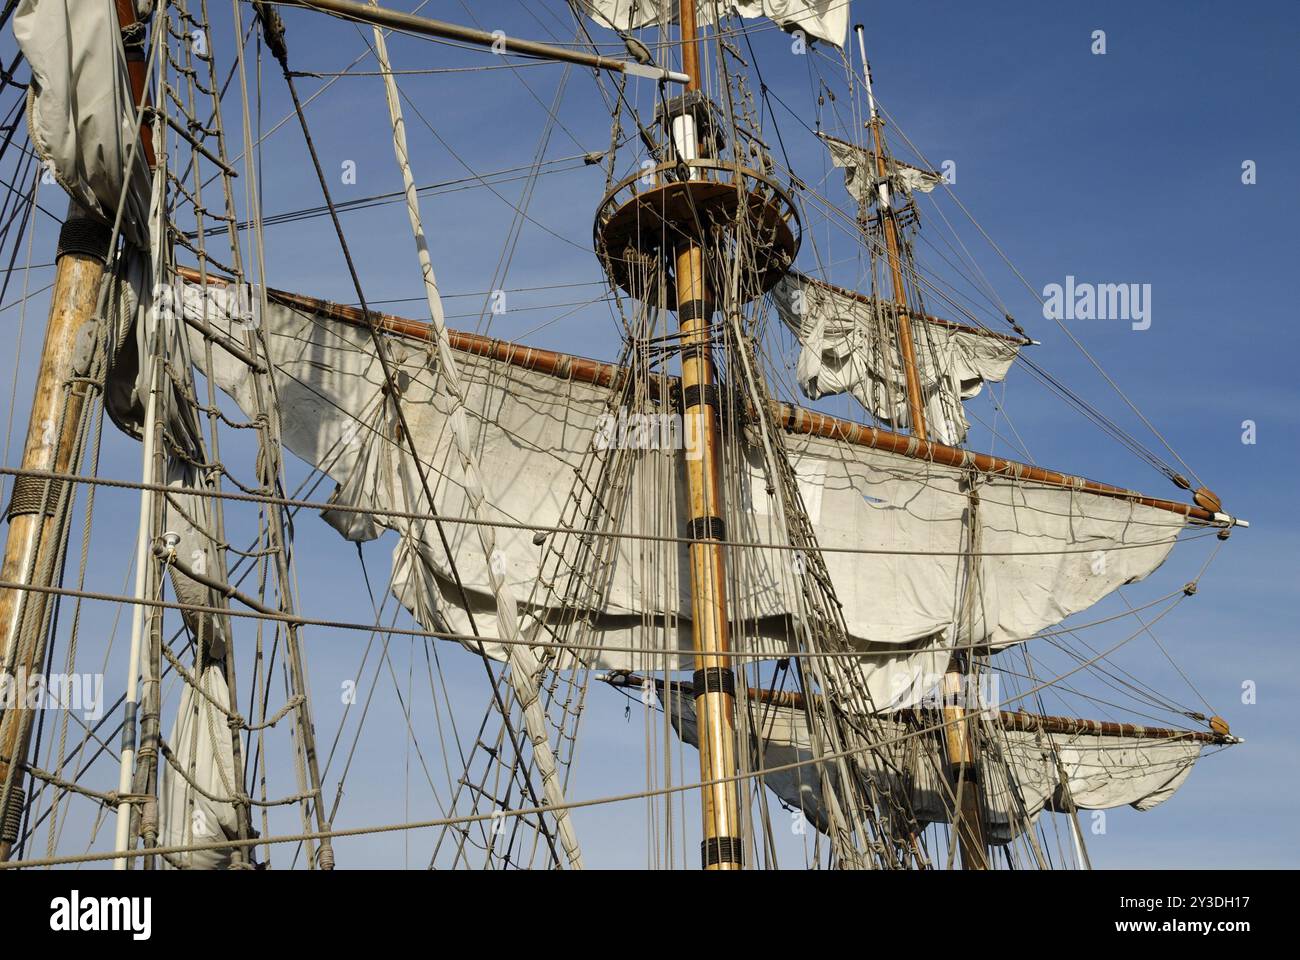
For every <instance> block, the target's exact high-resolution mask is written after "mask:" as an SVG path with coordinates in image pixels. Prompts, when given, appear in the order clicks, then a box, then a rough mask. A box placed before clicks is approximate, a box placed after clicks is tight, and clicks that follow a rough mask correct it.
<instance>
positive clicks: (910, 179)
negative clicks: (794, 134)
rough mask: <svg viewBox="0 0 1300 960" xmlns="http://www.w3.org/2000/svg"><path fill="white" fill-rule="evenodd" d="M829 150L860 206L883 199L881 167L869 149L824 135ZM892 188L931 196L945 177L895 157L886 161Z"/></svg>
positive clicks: (851, 194) (869, 204) (852, 195)
mask: <svg viewBox="0 0 1300 960" xmlns="http://www.w3.org/2000/svg"><path fill="white" fill-rule="evenodd" d="M822 142H824V143H825V144H826V148H827V149H828V150H829V151H830V154H831V162H832V163H834V164H835V166H837V167H842V168H843V169H844V187H845V189H847V190H848V191H849V195H850V196H851V197H853V199H854V200H856V201H857V202H858V203H862V204H866V205H867V206H871V205H872V204H875V203H878V202H879V200H880V191H879V186H880V168H879V164H878V163H877V161H876V155H875V153H873V152H872V151H870V150H867V149H865V148H863V147H859V146H856V145H854V144H852V143H847V142H845V141H843V140H837V139H836V138H835V137H828V136H826V135H824V134H823V135H822ZM885 169H886V170H887V171H888V179H889V184H890V187H891V188H892V189H893V190H894V191H896V192H901V193H905V194H910V193H929V192H930V191H931V190H933V189H934V188H935V187H937V186H938V185H939V184H941V183H943V175H942V174H941V173H938V172H936V171H934V170H925V169H922V168H921V167H915V166H912V164H910V163H904V162H903V161H901V160H896V159H894V158H893V157H886V158H885Z"/></svg>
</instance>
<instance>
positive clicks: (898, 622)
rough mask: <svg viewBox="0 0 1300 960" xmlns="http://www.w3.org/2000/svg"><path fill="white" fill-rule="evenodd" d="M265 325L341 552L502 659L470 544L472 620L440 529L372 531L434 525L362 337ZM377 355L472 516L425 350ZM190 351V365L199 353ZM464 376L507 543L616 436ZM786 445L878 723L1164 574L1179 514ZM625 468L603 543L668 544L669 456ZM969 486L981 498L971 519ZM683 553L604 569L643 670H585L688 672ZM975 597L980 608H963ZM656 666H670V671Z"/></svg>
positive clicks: (742, 490) (777, 591)
mask: <svg viewBox="0 0 1300 960" xmlns="http://www.w3.org/2000/svg"><path fill="white" fill-rule="evenodd" d="M187 301H188V298H187ZM216 326H218V327H219V328H220V326H221V323H220V321H219V320H218V321H217V323H216ZM261 326H262V334H263V336H264V337H265V339H266V343H267V345H268V348H269V351H270V360H271V366H272V368H273V369H274V371H275V391H276V396H277V407H276V411H277V414H278V416H279V417H280V419H281V425H280V426H281V431H282V435H283V438H284V442H285V444H286V446H288V448H289V449H290V450H292V451H293V452H294V453H295V454H297V455H298V456H300V457H302V458H303V459H305V460H306V461H308V462H309V463H312V464H314V465H317V466H319V467H320V468H321V469H322V470H324V471H325V472H326V473H327V474H329V475H330V476H331V477H333V478H334V479H335V480H336V481H337V482H338V488H337V490H336V491H335V493H334V496H333V502H335V503H337V504H339V505H340V506H347V507H351V508H353V509H352V510H351V511H344V510H336V511H333V512H331V513H330V514H329V515H327V517H326V519H327V520H329V521H330V522H331V523H332V524H333V525H334V526H335V527H336V528H338V529H339V530H340V532H342V533H343V534H344V535H345V536H347V537H349V538H351V539H355V540H365V539H371V538H373V537H375V536H377V535H379V534H380V533H381V531H382V530H383V529H390V530H395V531H397V532H398V533H399V534H400V538H399V541H398V543H397V546H396V548H395V555H394V585H393V589H394V592H395V593H396V594H397V596H398V597H399V598H400V599H401V600H402V602H403V603H404V604H405V605H406V606H407V607H408V608H409V609H411V610H412V611H414V612H415V614H416V615H417V617H419V619H420V620H421V622H422V623H424V624H425V625H426V626H427V627H428V628H430V629H438V630H441V629H450V631H452V632H455V633H461V634H468V633H470V632H471V630H470V626H471V623H470V619H469V617H470V616H471V615H472V616H473V623H474V625H475V626H477V627H478V629H479V632H480V634H481V635H482V636H483V637H484V638H487V643H486V648H487V650H488V652H489V653H490V654H491V655H493V656H497V657H500V656H501V655H502V649H501V647H500V646H499V645H498V644H494V643H492V642H491V641H492V640H493V639H495V637H496V634H495V608H494V605H493V602H492V593H491V590H490V582H491V580H490V577H489V571H488V570H487V568H486V561H485V559H484V557H483V556H482V553H481V551H479V550H478V548H477V540H476V538H475V535H474V531H473V526H472V524H470V523H445V524H444V530H445V533H446V536H447V538H448V540H449V541H450V543H451V546H452V550H453V553H454V556H455V560H456V567H457V569H458V571H459V574H460V577H461V580H462V581H463V583H464V585H465V588H466V590H467V592H468V595H469V599H470V606H471V607H472V608H473V610H472V613H469V612H467V611H466V610H465V605H464V604H463V603H462V602H461V598H460V594H459V591H458V589H457V588H456V587H455V586H454V584H453V582H452V576H451V570H450V568H449V565H448V563H447V558H446V555H445V552H444V549H443V547H442V543H441V539H440V537H439V534H438V531H437V528H436V527H435V526H434V524H432V523H431V522H427V521H423V520H418V519H411V518H405V517H399V516H394V515H392V514H391V513H386V511H405V512H412V513H427V512H428V511H429V506H428V503H427V500H426V498H425V495H424V491H423V489H422V486H421V484H420V482H419V480H418V477H417V474H416V471H415V469H414V465H413V461H412V460H411V457H410V454H409V450H407V446H406V442H405V441H404V440H403V439H402V438H400V437H399V435H398V432H397V424H396V422H395V417H394V415H393V410H392V405H391V400H390V399H389V398H388V397H386V396H385V394H384V390H383V384H384V377H383V375H382V373H381V371H380V368H379V364H378V360H377V358H376V356H375V353H374V350H373V346H372V343H371V340H370V337H371V334H370V333H369V332H368V331H366V330H363V329H360V328H359V327H357V326H353V325H350V324H348V323H343V322H340V321H336V320H332V319H326V318H324V317H322V316H320V315H318V314H313V313H308V312H300V311H298V310H297V309H293V308H290V307H287V306H283V305H281V304H278V303H274V302H273V303H272V304H271V306H270V308H269V309H268V310H267V311H266V313H265V315H264V316H263V317H262V318H261ZM227 329H228V328H227ZM191 335H192V336H194V337H196V338H197V337H198V336H199V334H198V333H196V332H193V331H192V333H191ZM392 348H393V349H392V353H393V362H394V363H395V365H396V372H397V375H398V378H399V381H400V382H401V384H402V403H403V409H404V411H405V413H406V417H407V420H408V421H409V423H410V427H411V431H412V433H413V435H414V439H415V442H416V446H417V449H419V451H420V454H421V459H422V460H423V461H424V464H425V466H426V470H427V473H428V476H429V479H430V483H431V485H432V486H433V491H432V492H433V495H434V499H435V504H436V507H437V512H438V513H439V514H440V515H442V516H445V517H452V518H469V517H471V513H470V511H469V508H468V504H467V501H466V494H465V491H464V489H463V487H462V485H461V480H460V473H459V470H458V468H457V467H456V465H455V461H454V459H452V451H451V447H450V443H451V440H450V437H449V435H448V430H447V423H446V420H447V402H446V401H445V399H444V398H443V397H442V396H441V395H440V394H441V391H436V390H434V385H435V376H436V373H435V370H434V366H433V365H432V364H431V362H430V358H429V355H428V351H427V345H426V344H425V343H422V342H420V341H418V340H413V339H405V338H393V342H392ZM192 353H193V355H194V356H195V357H196V358H200V362H202V361H201V358H202V355H203V351H202V350H201V349H198V348H197V346H196V348H195V349H193V350H192ZM214 355H215V356H214V369H213V370H212V371H211V373H212V375H213V376H214V379H215V381H216V383H217V384H218V385H219V386H220V388H221V389H222V390H225V391H226V392H228V393H229V394H230V395H231V396H233V397H234V399H235V400H236V402H238V403H239V404H240V406H241V407H243V408H244V409H245V410H251V409H253V395H252V386H253V380H252V378H253V376H255V374H254V373H253V372H252V371H251V370H250V368H249V367H248V366H246V365H245V363H244V362H243V361H241V360H239V359H237V358H236V357H234V356H232V355H230V354H228V353H226V352H224V351H222V350H220V349H214ZM458 361H459V366H460V368H461V370H460V372H461V378H462V380H463V381H464V383H465V385H466V394H467V395H466V409H467V410H468V411H469V412H470V418H469V419H470V424H469V426H470V431H471V434H472V436H473V438H474V442H475V444H476V446H477V448H478V451H479V456H480V458H481V464H482V471H483V476H484V484H485V491H484V492H485V496H486V501H487V503H488V504H489V505H490V506H491V507H492V509H493V510H494V511H495V513H496V515H497V516H498V517H499V520H500V522H503V523H506V524H510V523H517V524H526V525H533V526H538V527H548V526H554V525H557V524H559V523H560V521H561V519H562V511H563V509H564V505H565V503H566V501H567V499H568V497H569V495H570V491H571V490H572V489H573V488H574V484H575V469H576V468H578V467H579V466H580V465H581V463H582V461H583V458H584V456H585V455H586V454H587V453H588V451H589V450H590V449H591V447H592V445H593V443H594V442H596V439H597V437H598V436H608V435H609V433H610V422H609V420H608V419H605V418H606V417H607V413H608V408H609V404H610V390H609V388H607V387H599V386H596V385H593V384H591V383H588V382H585V381H583V380H580V379H577V378H573V379H566V378H564V377H558V376H553V375H551V374H548V373H544V372H541V371H538V370H532V369H527V368H525V367H524V366H522V365H518V364H511V363H507V362H504V361H499V360H494V359H488V358H485V357H482V356H479V355H476V354H475V353H472V352H468V351H459V352H458ZM787 443H788V446H789V448H790V453H791V456H792V459H793V461H794V466H795V470H796V472H797V474H798V482H799V485H800V487H801V491H802V494H803V499H804V502H805V504H806V506H807V508H808V512H809V515H810V520H811V522H812V524H813V527H814V529H815V531H816V534H817V537H818V541H819V543H820V544H821V546H822V547H823V548H829V550H831V551H834V550H835V549H837V548H844V549H846V550H847V551H848V552H827V553H826V554H825V560H826V564H827V568H828V570H829V573H830V576H831V579H832V581H833V583H834V585H835V590H836V593H837V596H838V598H839V600H840V602H841V603H842V604H843V611H844V618H845V621H846V624H847V627H848V631H849V639H850V641H851V642H852V643H853V644H854V645H855V646H856V647H857V648H858V649H861V650H863V651H864V652H866V653H867V654H868V656H867V657H865V658H864V664H863V666H864V670H865V673H866V677H867V681H868V686H869V689H870V693H871V696H872V698H873V700H874V701H875V703H876V704H877V706H884V705H886V704H888V703H906V702H909V700H910V699H911V698H913V697H915V696H917V695H919V694H920V693H921V692H923V691H922V690H919V689H917V688H916V686H915V685H916V684H918V683H919V682H921V679H922V678H923V677H925V676H927V675H929V674H933V673H937V672H942V670H943V667H944V665H945V664H946V662H947V658H948V652H947V648H948V647H949V646H950V645H951V644H952V643H953V642H954V641H961V642H965V641H967V640H970V641H972V642H981V643H988V644H989V645H991V646H993V647H995V648H997V647H1001V646H1005V645H1006V644H1010V643H1016V642H1019V641H1022V640H1025V639H1027V638H1029V637H1031V636H1033V635H1034V634H1035V633H1036V632H1038V631H1040V630H1042V629H1044V628H1045V627H1048V626H1051V625H1052V624H1055V623H1057V622H1059V621H1060V620H1062V619H1064V618H1065V617H1067V616H1069V615H1070V614H1073V613H1076V612H1078V611H1080V610H1083V609H1086V608H1087V607H1088V606H1090V605H1092V604H1093V603H1095V602H1096V601H1097V600H1099V599H1101V598H1102V597H1104V596H1105V595H1106V594H1108V593H1110V592H1111V591H1112V590H1114V589H1116V588H1117V587H1119V586H1121V585H1122V584H1124V583H1128V582H1131V581H1133V580H1138V579H1141V578H1142V577H1144V576H1146V575H1147V574H1148V573H1150V572H1151V571H1152V570H1154V569H1155V568H1156V567H1157V566H1159V565H1160V563H1161V562H1163V560H1164V558H1165V556H1166V554H1167V553H1168V552H1169V550H1170V549H1171V547H1172V546H1173V543H1174V540H1175V539H1176V537H1177V536H1178V533H1179V532H1180V531H1181V530H1182V528H1183V525H1184V523H1185V518H1184V517H1183V516H1181V515H1179V514H1175V513H1171V512H1168V511H1165V510H1160V509H1156V508H1152V507H1148V506H1144V505H1142V504H1140V503H1137V502H1135V501H1132V500H1129V499H1124V498H1116V497H1106V496H1101V495H1097V494H1093V493H1089V492H1086V491H1083V490H1079V489H1064V488H1060V487H1052V486H1043V485H1037V484H1031V483H1026V482H1023V481H1019V480H1017V479H1015V478H1013V477H1002V476H999V477H994V476H981V475H978V474H969V475H968V474H966V473H964V472H963V471H961V470H958V469H953V468H949V467H944V466H941V465H938V464H934V463H932V462H925V461H920V460H916V459H912V458H909V457H906V456H903V455H900V454H895V453H890V452H886V451H881V450H873V449H869V448H866V447H861V446H854V445H852V444H848V443H844V442H840V441H835V440H828V439H824V438H821V437H816V436H809V435H801V434H791V435H789V437H788V440H787ZM626 455H627V456H630V457H633V458H634V469H633V470H632V474H631V478H630V480H629V482H628V483H627V484H626V485H624V486H621V487H620V488H619V489H618V490H617V491H606V492H605V494H606V495H607V496H608V497H609V498H610V499H611V500H612V499H614V498H615V497H616V496H621V497H626V498H628V500H629V502H631V503H632V504H633V506H634V507H635V509H629V510H626V511H625V512H624V514H623V516H622V518H621V519H620V521H619V522H618V524H617V526H616V527H614V528H612V529H608V530H605V531H604V532H612V533H616V534H624V535H631V536H632V537H645V536H648V535H649V536H656V537H669V538H673V537H676V538H682V534H683V530H684V529H685V518H686V517H687V511H686V509H685V491H684V486H683V480H682V476H683V474H684V470H682V468H681V467H682V464H681V462H680V458H681V457H682V456H683V452H682V451H680V450H673V449H639V450H630V451H626ZM685 455H689V450H688V451H687V452H686V454H685ZM742 455H743V458H744V463H743V464H738V469H737V471H736V476H735V481H736V483H737V485H738V490H737V495H736V496H734V497H732V498H730V499H729V501H728V504H727V515H726V517H725V520H726V524H727V528H726V529H727V536H728V539H731V540H735V541H739V542H743V543H747V544H750V543H752V544H755V545H756V546H754V547H752V548H749V547H746V548H733V554H732V555H733V557H734V558H735V561H736V563H735V567H734V569H735V570H736V584H735V588H734V594H735V603H736V609H739V610H744V611H747V619H746V621H745V622H744V623H743V624H738V625H737V628H736V632H737V635H738V636H743V637H744V642H745V643H746V644H749V645H751V647H754V648H757V649H758V650H761V651H772V652H779V651H783V650H788V649H789V648H790V645H791V636H792V633H791V629H792V624H794V623H796V622H797V619H798V610H799V603H798V592H797V589H796V578H797V573H796V568H797V567H798V565H799V561H798V558H797V557H796V556H795V555H793V554H792V553H791V552H790V551H789V550H773V549H764V548H763V546H762V545H764V544H767V545H771V544H784V543H785V541H784V540H783V539H782V536H783V534H782V530H783V525H782V523H781V522H780V518H779V517H778V516H777V513H778V511H777V510H776V508H775V507H774V499H773V497H772V494H771V493H769V492H768V489H769V482H768V478H767V472H766V469H765V466H764V462H763V458H762V455H761V451H760V449H759V448H758V447H757V446H750V447H746V448H744V449H743V450H742ZM590 479H592V478H584V480H590ZM972 480H973V481H974V482H975V485H976V490H977V492H978V510H977V512H976V513H975V514H974V515H972V510H971V507H972V491H971V487H970V483H971V482H972ZM650 507H652V509H648V508H650ZM357 511H361V512H357ZM533 533H534V531H533V530H532V529H527V528H524V529H518V528H513V527H510V526H503V527H501V528H499V529H498V531H497V551H498V556H497V558H496V561H495V562H497V563H498V564H500V565H501V567H502V569H503V570H504V571H505V574H504V575H505V577H506V579H507V580H508V581H509V582H510V584H511V586H512V587H513V589H514V591H515V593H516V595H517V596H519V597H520V598H521V603H526V600H527V598H528V597H529V596H530V595H531V593H532V589H533V587H534V584H535V583H536V580H537V576H538V571H539V568H540V563H541V560H542V557H543V551H542V549H540V548H539V546H538V545H537V544H536V543H535V542H534V540H533ZM980 544H983V548H984V549H985V550H987V551H988V553H987V554H986V555H982V556H980V557H979V558H978V562H977V563H974V564H971V563H967V562H966V561H965V558H964V557H963V556H962V553H963V551H970V550H975V551H976V552H978V551H979V549H980ZM686 549H687V547H686V542H685V540H684V538H682V539H681V540H680V541H679V542H669V543H664V542H645V541H638V540H636V539H620V540H619V542H618V549H617V551H616V553H615V555H614V560H613V563H612V564H610V565H608V568H607V569H602V571H601V573H602V574H607V575H608V577H609V582H608V584H607V585H606V586H605V587H604V588H603V593H602V594H601V596H600V597H599V598H598V600H597V601H596V604H597V607H596V609H593V610H591V611H589V612H590V614H591V617H590V621H591V624H592V629H593V631H594V633H595V636H596V637H597V638H598V641H599V642H603V643H605V644H608V645H609V646H611V647H630V648H633V649H634V650H644V651H645V652H644V653H638V652H627V651H622V650H609V651H604V652H601V653H600V654H599V655H598V656H594V657H592V658H591V660H592V662H593V663H595V664H597V665H600V666H603V667H606V668H613V669H659V668H662V667H664V666H665V665H673V664H677V663H680V664H682V665H688V664H689V663H690V657H689V655H688V654H687V651H689V650H690V646H691V640H690V621H689V611H690V594H689V567H688V564H687V557H686ZM972 571H973V572H972ZM585 575H588V576H594V574H592V573H591V572H590V571H588V572H586V573H585ZM971 590H973V591H974V593H973V594H971V596H972V597H974V599H975V602H972V603H969V604H967V603H965V602H964V601H965V600H966V599H967V598H968V593H969V592H970V591H971ZM963 610H965V611H966V612H965V613H963V612H962V611H963ZM972 611H973V612H972ZM665 650H667V651H671V652H672V653H673V654H674V655H673V656H671V657H668V658H667V660H668V663H665V659H666V658H665V657H664V656H663V655H662V654H663V652H664V651H665Z"/></svg>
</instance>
